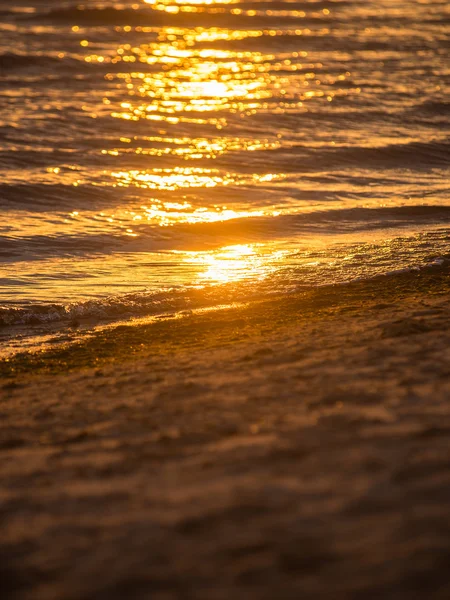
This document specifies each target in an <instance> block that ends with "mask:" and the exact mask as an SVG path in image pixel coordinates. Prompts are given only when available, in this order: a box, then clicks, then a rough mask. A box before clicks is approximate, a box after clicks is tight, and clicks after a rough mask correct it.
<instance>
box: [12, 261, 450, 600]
mask: <svg viewBox="0 0 450 600" xmlns="http://www.w3.org/2000/svg"><path fill="white" fill-rule="evenodd" d="M438 279H439V280H438V281H436V282H435V283H434V284H433V285H431V284H430V281H431V280H430V281H428V282H427V281H425V282H423V284H422V283H420V282H418V281H415V280H413V279H407V278H404V280H401V281H404V282H408V281H409V283H402V285H401V286H400V288H399V287H398V285H399V283H398V282H399V281H400V280H395V279H392V280H389V282H387V283H385V284H383V285H384V288H383V289H384V291H383V290H382V289H381V288H382V286H379V290H381V291H379V293H375V292H374V291H373V289H375V288H376V286H375V288H371V287H370V286H368V287H367V286H366V287H364V286H360V287H358V286H356V287H354V288H346V289H345V292H344V291H343V292H342V295H340V293H337V296H336V297H334V296H333V298H331V300H330V301H329V306H328V309H327V310H325V308H323V310H322V309H321V311H319V313H320V314H318V316H316V318H314V319H311V318H308V314H309V313H308V312H307V310H306V308H305V306H304V305H302V302H305V300H301V299H287V300H286V299H285V300H284V301H282V300H280V301H273V302H272V303H269V304H266V305H264V306H263V305H261V306H260V307H259V308H258V310H259V312H260V315H259V322H260V327H259V328H257V327H256V326H255V323H254V321H251V319H250V317H249V316H248V314H250V313H246V312H245V310H246V309H242V310H241V312H239V311H237V312H235V313H233V312H232V311H231V312H229V313H227V316H225V317H223V320H222V325H221V327H220V328H219V331H218V329H217V327H216V326H215V327H216V329H215V332H216V333H213V331H212V329H211V327H212V323H213V321H212V320H211V321H208V319H209V318H210V317H189V318H188V319H187V320H186V321H185V322H183V324H182V325H181V324H180V325H179V326H180V327H188V328H189V327H190V328H191V329H190V331H191V333H192V336H193V338H192V339H194V338H196V339H197V340H198V343H194V342H193V341H192V340H191V343H187V342H186V343H181V342H180V343H179V344H178V345H177V344H176V343H175V342H174V340H172V338H171V335H172V334H171V333H170V332H171V331H173V328H174V327H175V328H176V327H178V325H174V323H170V322H169V323H166V324H165V325H161V324H159V325H158V327H162V328H163V327H164V326H165V327H166V329H167V332H168V333H167V339H166V343H165V342H164V340H163V339H162V337H163V336H162V333H161V335H160V334H157V333H155V334H154V338H153V342H152V340H151V339H150V341H149V343H148V346H146V347H145V348H144V349H143V350H142V351H141V353H140V354H139V355H137V356H136V357H135V358H134V359H133V360H128V361H124V360H123V359H122V358H121V360H120V361H114V360H112V359H111V357H108V360H106V359H105V361H104V362H103V363H102V364H101V365H100V366H97V367H94V368H78V367H77V368H73V369H67V371H68V372H65V371H64V370H63V371H62V372H59V373H57V372H54V373H46V372H45V369H43V367H42V364H43V363H42V361H41V362H39V365H38V367H37V370H36V372H30V370H29V369H28V367H27V368H22V367H20V365H19V366H17V367H15V368H16V370H17V373H16V375H15V377H13V378H11V377H7V378H5V379H4V380H3V387H2V389H1V401H0V414H1V422H2V426H1V430H0V457H1V461H0V523H1V532H2V534H1V542H0V595H1V596H2V598H18V599H19V600H29V599H30V600H31V599H33V600H114V599H123V598H127V599H129V598H132V599H141V598H142V599H143V598H152V599H157V600H166V599H175V598H192V599H201V600H203V599H205V600H213V599H218V600H219V599H220V600H222V599H223V600H225V599H229V598H236V599H237V598H239V599H243V600H244V599H245V600H250V599H253V598H255V599H264V600H265V599H272V598H283V599H291V598H292V599H298V598H305V599H307V598H314V599H315V598H317V599H322V598H323V599H329V598H333V599H341V598H342V599H355V600H356V599H358V600H359V599H363V598H364V599H365V600H367V599H379V598H383V599H384V600H391V599H392V600H394V599H395V600H403V599H404V600H414V599H423V598H428V599H429V598H433V599H442V600H444V599H447V598H449V597H450V572H449V570H448V565H449V564H450V544H449V542H450V508H449V506H450V468H449V464H450V380H449V373H450V320H449V317H450V303H449V299H450V295H449V294H448V274H447V273H446V272H442V273H440V275H439V278H438ZM433 281H434V280H433ZM390 285H391V286H394V287H395V290H397V292H398V289H400V290H401V291H400V292H399V294H400V296H396V292H395V290H394V287H392V289H391V292H390V294H389V289H388V288H389V286H390ZM408 286H409V287H408ZM425 288H428V289H429V291H428V292H425V291H424V289H425ZM342 289H344V288H342ZM405 290H406V291H405ZM408 290H409V291H408ZM415 290H417V291H415ZM430 290H431V291H430ZM363 292H364V294H365V296H364V298H365V299H364V302H362V294H363ZM330 293H331V295H333V294H335V292H330ZM325 295H326V294H325ZM389 297H391V301H389ZM339 298H341V300H339ZM386 298H387V299H386ZM306 301H308V300H306ZM277 302H278V304H277ZM283 302H284V304H283ZM286 303H287V304H286ZM295 303H297V304H295ZM288 305H289V307H290V308H289V311H290V312H289V315H287V313H285V314H284V316H283V311H284V310H286V307H287V306H288ZM294 306H297V309H298V310H297V313H296V312H295V310H294ZM310 309H311V310H313V309H312V308H311V307H310ZM255 311H256V309H255V308H254V309H253V313H252V314H253V317H252V318H253V319H256V316H255ZM256 312H257V311H256ZM316 312H317V311H316ZM275 315H278V316H277V317H275ZM288 317H289V318H288ZM189 319H192V320H191V321H189ZM202 319H203V321H202ZM249 319H250V321H249ZM277 319H278V321H277ZM279 319H287V321H286V323H285V325H284V326H282V325H281V324H280V322H279ZM219 321H220V320H219ZM216 322H217V321H216ZM208 323H209V325H208ZM202 324H203V325H202ZM202 328H203V329H202ZM125 329H127V328H125ZM131 329H132V328H130V329H129V331H128V332H127V331H123V332H122V334H123V336H125V337H124V339H125V338H126V336H128V337H130V336H131V337H132V336H135V335H138V334H137V333H136V332H132V331H131ZM142 331H143V330H142V329H140V330H139V332H140V333H139V335H142ZM148 331H149V332H150V333H151V328H150V329H149V330H148ZM200 331H203V333H202V334H200ZM150 333H149V335H150ZM111 335H112V334H111ZM116 335H119V334H118V333H117V334H116ZM158 336H159V337H158ZM202 336H203V337H202ZM150 337H151V336H150ZM204 337H205V339H208V340H209V341H210V343H209V344H205V343H204V339H203V338H204ZM186 339H187V338H185V340H186ZM211 340H212V341H211ZM214 340H215V341H214ZM164 348H165V350H164ZM55 356H56V355H55ZM55 356H53V358H52V360H56V359H55ZM50 362H51V361H50ZM20 368H22V372H20ZM52 368H53V367H52ZM27 369H28V370H27ZM39 369H41V371H39ZM10 374H11V373H10Z"/></svg>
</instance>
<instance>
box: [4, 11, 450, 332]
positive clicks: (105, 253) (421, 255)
mask: <svg viewBox="0 0 450 600" xmlns="http://www.w3.org/2000/svg"><path fill="white" fill-rule="evenodd" d="M449 33H450V5H449V3H448V2H447V0H376V1H375V0H309V1H307V0H299V1H278V0H267V1H262V2H253V1H251V0H246V1H241V0H228V1H227V0H224V1H221V2H220V1H215V0H155V2H151V1H150V0H147V1H143V0H134V1H132V2H128V1H126V0H125V1H124V2H121V3H120V4H118V3H114V2H107V1H106V2H102V3H99V2H95V1H90V0H87V1H85V2H83V4H77V3H72V2H70V1H62V2H61V1H56V0H54V1H50V2H40V1H37V0H34V1H32V0H30V1H27V0H20V1H16V2H8V3H7V2H4V1H2V2H0V214H1V221H0V236H1V237H0V324H2V325H3V327H5V326H6V327H7V328H8V329H9V330H10V329H11V327H12V328H13V329H14V327H17V326H20V325H24V324H25V325H26V324H39V323H41V324H42V323H48V322H61V323H64V322H65V321H67V322H70V321H73V320H74V319H78V318H83V317H89V318H90V319H94V320H95V319H97V320H99V321H101V320H102V319H108V318H109V319H112V318H113V319H114V318H116V319H122V318H126V317H129V316H133V315H134V316H136V315H146V314H149V315H151V314H157V313H163V312H167V311H173V310H175V311H176V310H186V309H189V308H195V307H201V306H214V305H218V304H223V303H227V302H233V301H247V300H250V299H252V298H258V297H261V296H264V295H267V294H277V293H286V292H290V291H293V290H297V289H299V288H302V287H304V286H311V285H313V286H315V285H323V284H328V283H333V282H336V283H342V282H346V281H351V280H354V279H357V278H369V277H374V276H376V275H382V274H385V273H389V272H392V271H396V270H399V269H417V268H424V267H426V266H428V265H433V264H442V263H445V262H446V260H447V257H448V256H449V255H450V252H449V240H450V237H449V232H450V203H449V156H450V152H449V151H450V142H449V139H448V134H449V131H450V110H449V109H450V96H449V80H450V56H449V49H448V41H449Z"/></svg>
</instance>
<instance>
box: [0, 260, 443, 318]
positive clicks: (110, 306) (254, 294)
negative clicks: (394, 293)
mask: <svg viewBox="0 0 450 600" xmlns="http://www.w3.org/2000/svg"><path fill="white" fill-rule="evenodd" d="M344 261H345V258H344ZM448 262H449V257H448V256H434V257H433V258H432V259H431V260H426V261H424V262H422V263H420V262H417V261H416V262H414V263H413V264H406V265H404V266H401V267H400V268H396V267H394V266H392V263H391V264H390V265H389V264H387V265H386V266H385V268H384V270H380V269H378V270H370V271H368V272H366V274H365V275H363V276H361V275H360V273H359V272H358V271H356V270H355V271H353V273H352V269H349V270H348V271H346V270H342V269H340V270H339V269H336V270H335V269H334V263H330V266H328V268H325V269H324V268H322V269H321V270H318V273H317V274H316V275H315V274H314V267H313V268H312V269H309V270H310V271H312V274H311V273H310V274H306V273H302V270H301V269H299V270H297V271H292V269H291V270H290V271H289V272H288V275H284V276H283V275H281V277H277V276H274V277H273V278H272V279H270V278H269V279H268V280H265V281H263V282H256V283H255V282H247V283H245V282H240V284H239V285H238V286H237V285H236V284H233V283H228V284H222V285H220V286H217V285H210V286H208V285H207V286H204V287H201V288H182V289H177V288H169V289H166V290H160V291H156V292H150V291H149V292H137V293H136V292H135V293H128V294H122V295H115V296H109V297H105V298H98V299H95V300H87V301H81V302H75V303H69V304H61V303H60V304H58V303H54V304H49V303H46V304H29V305H28V306H25V307H24V306H21V307H15V306H0V327H11V326H17V325H45V324H54V323H64V324H67V325H70V326H78V325H79V324H80V323H82V322H89V324H90V325H96V324H99V323H102V322H111V321H117V320H125V319H130V318H134V317H142V316H148V317H150V316H158V315H161V316H162V315H169V314H174V313H175V314H176V313H183V312H184V313H185V312H186V311H192V310H196V309H201V308H206V307H214V306H219V305H224V304H232V303H236V302H250V301H255V300H263V299H264V298H267V297H273V296H276V295H285V294H289V293H295V292H299V291H302V290H305V289H308V288H314V287H324V286H329V285H343V284H348V283H351V282H352V281H361V280H370V279H375V278H378V277H386V276H394V275H398V274H399V273H407V272H414V271H422V270H424V269H427V270H428V269H435V268H441V267H443V266H445V265H446V264H448ZM303 270H304V269H303ZM302 275H305V276H304V278H303V277H302Z"/></svg>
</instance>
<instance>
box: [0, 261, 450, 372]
mask: <svg viewBox="0 0 450 600" xmlns="http://www.w3.org/2000/svg"><path fill="white" fill-rule="evenodd" d="M447 292H448V293H450V271H449V268H448V266H447V265H445V266H440V265H436V266H429V267H427V269H423V270H417V271H406V272H401V273H394V274H388V275H381V276H378V277H375V278H373V279H369V280H362V281H352V282H349V283H347V284H343V283H339V284H330V285H329V286H320V287H313V288H307V289H305V290H304V291H299V292H295V293H292V294H287V295H285V296H281V297H280V296H278V295H277V296H275V297H268V298H267V297H266V298H263V299H261V300H252V301H249V302H238V303H235V304H234V305H233V304H227V305H224V306H210V307H209V306H206V307H200V308H197V309H193V310H189V311H187V310H186V311H181V312H176V313H172V314H170V313H165V314H162V315H156V316H150V317H137V318H133V319H130V320H126V321H122V322H120V323H119V324H117V325H116V324H115V323H106V324H105V325H102V326H101V327H100V328H99V329H98V330H96V329H93V330H91V331H89V337H86V338H84V339H83V338H82V339H80V340H74V341H71V343H70V344H67V345H63V346H61V347H58V348H54V349H53V348H49V349H46V350H44V351H43V352H42V351H41V352H34V351H31V352H27V351H25V352H20V351H19V352H17V353H15V354H13V355H12V356H8V357H6V358H0V380H1V379H2V378H3V377H15V376H22V375H27V374H32V373H34V374H37V373H52V374H56V373H64V372H65V371H71V370H76V369H80V368H83V369H84V368H93V367H98V366H101V365H103V364H108V363H109V362H119V361H121V360H125V361H126V360H131V357H132V358H133V359H136V358H141V357H145V356H146V355H147V354H152V353H154V354H158V353H159V352H163V353H165V352H167V351H175V350H176V349H177V348H179V349H181V348H185V347H188V346H189V345H190V344H191V342H192V343H193V347H194V348H195V347H198V345H199V344H198V343H196V342H197V338H198V337H199V336H200V337H201V340H202V342H203V343H204V344H206V345H208V346H212V347H214V346H215V345H217V344H221V343H231V342H239V341H245V340H247V339H251V338H253V337H254V336H255V334H256V335H259V333H260V332H259V329H258V328H260V327H261V323H265V326H264V327H263V328H262V330H261V332H262V333H263V334H268V333H270V332H272V333H275V334H276V333H277V330H278V329H280V328H281V329H283V328H284V327H287V326H290V325H292V324H295V323H297V322H298V323H301V322H304V321H311V320H313V321H316V320H320V319H322V318H325V317H330V318H331V317H333V316H337V315H339V314H341V313H342V314H353V315H357V314H358V312H360V311H361V310H363V309H364V307H363V306H361V303H363V304H364V306H365V308H366V309H367V308H370V309H372V308H376V305H377V303H381V304H383V303H385V304H386V303H387V305H386V306H383V307H382V309H387V308H389V304H391V305H393V304H394V303H395V302H402V301H405V300H408V299H412V298H414V296H417V295H423V296H424V297H425V298H426V297H432V296H433V295H435V294H438V295H443V294H445V293H447ZM235 330H236V331H237V330H239V332H240V334H242V338H240V337H239V335H240V334H239V333H238V334H236V335H234V331H235ZM55 332H56V330H55Z"/></svg>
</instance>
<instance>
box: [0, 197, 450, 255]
mask: <svg viewBox="0 0 450 600" xmlns="http://www.w3.org/2000/svg"><path fill="white" fill-rule="evenodd" d="M57 219H58V218H57V216H56V215H54V217H53V221H52V222H53V223H55V222H56V221H57ZM59 221H60V222H61V228H64V224H63V222H62V216H60V217H59ZM448 223H450V206H449V207H445V206H401V207H392V208H387V207H382V208H349V209H334V210H321V211H316V212H314V213H306V214H305V213H303V214H284V215H283V214H282V215H278V216H273V215H268V216H258V217H245V218H235V219H230V220H228V221H216V222H212V223H175V224H174V225H171V226H169V227H160V226H159V225H157V224H151V223H146V224H143V225H138V224H137V225H133V231H134V234H135V235H136V237H129V236H127V235H125V229H126V227H124V228H122V229H119V228H118V227H115V228H114V229H113V230H112V231H111V232H110V233H106V232H105V231H104V230H102V227H104V224H102V223H100V224H98V225H97V222H96V221H95V222H92V224H91V225H90V227H89V228H88V229H90V233H87V231H88V230H86V232H85V233H78V234H73V235H70V234H66V235H65V234H64V233H61V234H58V235H29V236H17V235H15V236H14V237H6V236H5V235H4V236H3V238H2V239H1V240H0V257H1V258H2V260H3V261H8V262H9V263H13V262H20V261H23V260H40V259H49V258H63V257H71V256H78V257H79V256H86V257H88V256H94V255H95V256H102V255H103V256H109V255H113V254H115V253H117V252H135V253H140V252H145V253H148V252H163V251H166V250H167V249H171V250H176V251H191V250H212V249H217V248H220V247H224V246H230V245H234V244H258V243H266V242H268V241H276V240H279V239H283V238H286V239H290V240H291V241H292V240H294V239H296V238H298V239H307V238H308V236H316V237H317V236H319V235H320V236H326V235H330V236H338V235H342V234H354V233H358V232H370V231H373V232H376V231H377V230H380V229H389V228H392V229H396V230H398V229H408V228H417V227H420V226H434V225H448ZM96 227H97V230H96V229H95V228H96Z"/></svg>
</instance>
